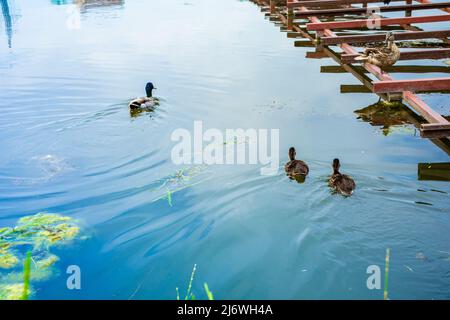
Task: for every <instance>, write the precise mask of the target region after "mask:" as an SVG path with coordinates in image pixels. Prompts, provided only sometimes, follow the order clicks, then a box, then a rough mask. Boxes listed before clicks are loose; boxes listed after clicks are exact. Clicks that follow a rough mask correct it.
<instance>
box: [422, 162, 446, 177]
mask: <svg viewBox="0 0 450 320" xmlns="http://www.w3.org/2000/svg"><path fill="white" fill-rule="evenodd" d="M418 177H419V180H432V181H450V163H449V162H447V163H419V165H418Z"/></svg>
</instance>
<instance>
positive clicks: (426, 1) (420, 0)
mask: <svg viewBox="0 0 450 320" xmlns="http://www.w3.org/2000/svg"><path fill="white" fill-rule="evenodd" d="M416 1H417V2H420V3H431V1H430V0H416ZM440 10H442V11H445V12H448V13H450V9H449V8H444V9H440Z"/></svg>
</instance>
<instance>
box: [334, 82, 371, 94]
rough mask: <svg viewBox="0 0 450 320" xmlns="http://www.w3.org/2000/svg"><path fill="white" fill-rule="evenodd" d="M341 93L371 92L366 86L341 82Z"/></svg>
mask: <svg viewBox="0 0 450 320" xmlns="http://www.w3.org/2000/svg"><path fill="white" fill-rule="evenodd" d="M341 93H373V92H372V90H370V89H369V88H367V87H366V86H362V85H356V84H342V85H341Z"/></svg>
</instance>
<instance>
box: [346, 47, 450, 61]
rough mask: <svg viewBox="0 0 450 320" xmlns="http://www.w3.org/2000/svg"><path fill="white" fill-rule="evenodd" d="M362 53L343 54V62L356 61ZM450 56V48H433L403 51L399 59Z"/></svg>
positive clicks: (442, 57)
mask: <svg viewBox="0 0 450 320" xmlns="http://www.w3.org/2000/svg"><path fill="white" fill-rule="evenodd" d="M358 56H360V54H342V55H341V59H342V63H355V62H358V61H356V60H355V58H356V57H358ZM445 58H450V49H448V48H446V49H431V50H413V51H402V52H401V53H400V58H399V60H421V59H445Z"/></svg>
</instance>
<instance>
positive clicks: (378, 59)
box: [355, 32, 400, 68]
mask: <svg viewBox="0 0 450 320" xmlns="http://www.w3.org/2000/svg"><path fill="white" fill-rule="evenodd" d="M399 58H400V50H399V49H398V47H397V45H396V44H395V38H394V34H393V33H392V32H389V33H387V34H386V42H385V43H384V45H383V46H380V47H374V48H366V50H365V51H364V53H363V54H361V55H360V56H359V57H356V58H355V60H357V61H364V62H367V63H370V64H373V65H375V66H378V67H380V68H386V67H390V66H392V65H394V64H395V63H396V62H397V61H398V59H399Z"/></svg>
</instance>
